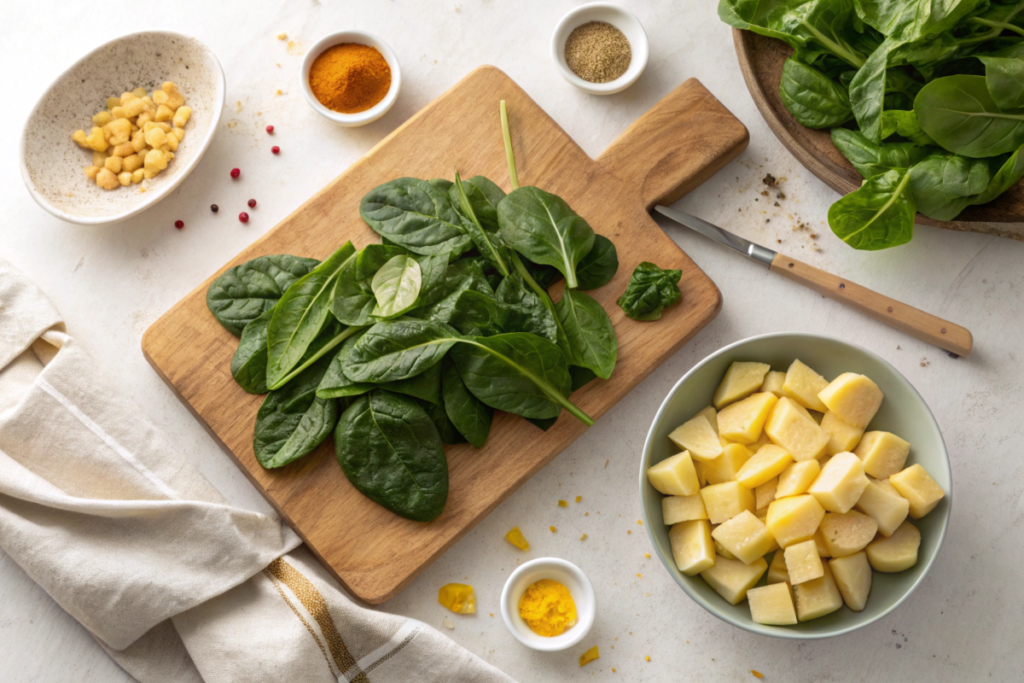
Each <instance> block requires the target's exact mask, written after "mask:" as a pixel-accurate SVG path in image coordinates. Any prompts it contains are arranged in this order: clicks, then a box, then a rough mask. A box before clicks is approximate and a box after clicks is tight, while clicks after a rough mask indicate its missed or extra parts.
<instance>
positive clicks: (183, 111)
mask: <svg viewBox="0 0 1024 683" xmlns="http://www.w3.org/2000/svg"><path fill="white" fill-rule="evenodd" d="M191 117H192V109H191V107H178V109H177V110H176V111H175V112H174V127H175V128H184V127H185V124H186V123H188V120H189V119H190V118H191Z"/></svg>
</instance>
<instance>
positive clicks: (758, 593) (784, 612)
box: [747, 570, 797, 626]
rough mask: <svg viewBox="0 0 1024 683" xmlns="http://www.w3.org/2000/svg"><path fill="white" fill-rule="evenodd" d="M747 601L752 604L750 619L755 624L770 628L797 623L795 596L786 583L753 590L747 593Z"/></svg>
mask: <svg viewBox="0 0 1024 683" xmlns="http://www.w3.org/2000/svg"><path fill="white" fill-rule="evenodd" d="M769 571H770V570H769ZM747 601H748V602H749V603H750V619H751V621H753V622H754V623H757V624H768V625H770V626H789V625H791V624H795V623H797V621H796V608H795V607H794V606H793V594H792V593H791V592H790V590H789V586H788V585H787V584H785V583H775V584H772V585H768V586H760V587H758V588H751V589H750V590H749V591H747Z"/></svg>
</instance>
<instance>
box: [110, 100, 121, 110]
mask: <svg viewBox="0 0 1024 683" xmlns="http://www.w3.org/2000/svg"><path fill="white" fill-rule="evenodd" d="M120 106H121V98H120V97H108V98H107V109H113V108H114V107H120Z"/></svg>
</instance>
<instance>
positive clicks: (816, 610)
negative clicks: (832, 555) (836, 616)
mask: <svg viewBox="0 0 1024 683" xmlns="http://www.w3.org/2000/svg"><path fill="white" fill-rule="evenodd" d="M823 568H824V570H825V573H824V575H823V576H822V577H821V578H818V579H814V580H812V581H806V582H804V583H801V584H798V585H795V586H793V594H794V596H795V597H796V615H797V619H799V620H800V621H810V620H811V619H817V618H819V617H823V616H825V615H826V614H831V613H832V612H835V611H836V610H837V609H839V608H840V607H842V606H843V596H842V594H840V592H839V587H838V586H836V581H835V579H834V578H833V577H832V571H831V570H830V569H829V566H828V563H825V564H824V566H823Z"/></svg>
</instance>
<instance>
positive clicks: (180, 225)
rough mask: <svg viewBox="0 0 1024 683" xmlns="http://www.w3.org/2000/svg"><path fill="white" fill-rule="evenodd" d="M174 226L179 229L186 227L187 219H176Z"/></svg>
mask: <svg viewBox="0 0 1024 683" xmlns="http://www.w3.org/2000/svg"><path fill="white" fill-rule="evenodd" d="M174 227H176V228H177V229H178V230H181V229H182V228H184V227H185V221H174Z"/></svg>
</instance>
